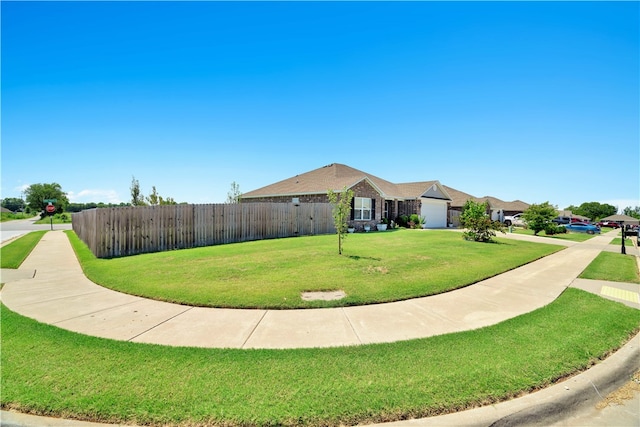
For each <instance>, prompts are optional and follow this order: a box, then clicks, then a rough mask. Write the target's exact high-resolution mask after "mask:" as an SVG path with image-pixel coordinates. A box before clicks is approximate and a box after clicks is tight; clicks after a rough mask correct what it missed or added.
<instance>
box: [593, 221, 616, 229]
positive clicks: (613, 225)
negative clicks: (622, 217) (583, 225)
mask: <svg viewBox="0 0 640 427" xmlns="http://www.w3.org/2000/svg"><path fill="white" fill-rule="evenodd" d="M596 225H597V226H598V227H611V228H620V224H618V223H617V222H615V221H600V222H599V223H598V224H596Z"/></svg>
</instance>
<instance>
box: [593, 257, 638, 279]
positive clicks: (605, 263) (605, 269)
mask: <svg viewBox="0 0 640 427" xmlns="http://www.w3.org/2000/svg"><path fill="white" fill-rule="evenodd" d="M580 278H582V279H595V280H610V281H613V282H626V283H640V276H639V273H638V263H637V261H636V257H635V256H634V255H622V254H618V253H613V252H600V253H599V254H598V256H597V257H596V259H594V260H593V261H592V262H591V264H589V266H588V267H587V268H586V269H585V270H584V271H583V272H582V274H581V275H580Z"/></svg>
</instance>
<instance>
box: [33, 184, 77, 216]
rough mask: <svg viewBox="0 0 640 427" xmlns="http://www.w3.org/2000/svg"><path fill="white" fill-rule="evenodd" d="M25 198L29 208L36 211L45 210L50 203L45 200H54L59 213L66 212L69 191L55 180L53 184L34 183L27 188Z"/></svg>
mask: <svg viewBox="0 0 640 427" xmlns="http://www.w3.org/2000/svg"><path fill="white" fill-rule="evenodd" d="M24 193H25V199H26V201H27V205H28V206H29V208H30V209H31V210H33V211H35V212H43V211H44V210H45V208H46V206H47V205H48V204H49V203H48V202H45V200H53V199H55V200H56V202H55V203H53V205H54V206H55V207H56V211H57V212H58V213H60V212H64V209H65V208H66V207H67V205H68V204H69V199H68V198H67V193H65V192H64V191H62V187H61V186H60V184H58V183H56V182H53V183H51V184H32V185H30V186H29V187H28V188H27V189H26V190H25V192H24Z"/></svg>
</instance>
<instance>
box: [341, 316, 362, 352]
mask: <svg viewBox="0 0 640 427" xmlns="http://www.w3.org/2000/svg"><path fill="white" fill-rule="evenodd" d="M346 308H347V307H341V310H342V314H343V315H344V317H345V318H346V319H347V323H349V327H351V330H352V331H353V334H354V335H355V336H356V339H357V340H358V343H360V344H363V342H362V339H361V338H360V335H358V331H356V328H355V326H353V323H351V318H349V315H348V314H347V311H346V310H345V309H346Z"/></svg>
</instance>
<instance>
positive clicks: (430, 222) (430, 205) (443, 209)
mask: <svg viewBox="0 0 640 427" xmlns="http://www.w3.org/2000/svg"><path fill="white" fill-rule="evenodd" d="M420 215H422V216H423V217H425V218H426V220H427V222H426V224H427V228H445V227H446V226H447V202H446V201H444V200H435V199H424V198H423V199H422V209H420Z"/></svg>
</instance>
